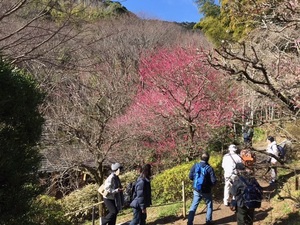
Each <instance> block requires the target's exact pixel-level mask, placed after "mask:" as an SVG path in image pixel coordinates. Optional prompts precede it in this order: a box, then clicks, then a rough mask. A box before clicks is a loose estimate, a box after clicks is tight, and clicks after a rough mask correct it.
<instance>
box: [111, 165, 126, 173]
mask: <svg viewBox="0 0 300 225" xmlns="http://www.w3.org/2000/svg"><path fill="white" fill-rule="evenodd" d="M119 168H120V169H122V168H123V166H121V164H120V163H113V164H111V170H112V171H116V170H118V169H119Z"/></svg>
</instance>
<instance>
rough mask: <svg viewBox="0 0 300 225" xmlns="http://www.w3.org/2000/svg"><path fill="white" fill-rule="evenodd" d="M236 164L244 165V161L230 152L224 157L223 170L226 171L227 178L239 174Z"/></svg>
mask: <svg viewBox="0 0 300 225" xmlns="http://www.w3.org/2000/svg"><path fill="white" fill-rule="evenodd" d="M236 163H242V159H241V157H240V156H239V155H238V154H236V153H235V152H229V153H227V154H225V155H224V156H223V160H222V168H223V169H224V177H225V178H229V177H231V176H232V175H236V174H237V170H236Z"/></svg>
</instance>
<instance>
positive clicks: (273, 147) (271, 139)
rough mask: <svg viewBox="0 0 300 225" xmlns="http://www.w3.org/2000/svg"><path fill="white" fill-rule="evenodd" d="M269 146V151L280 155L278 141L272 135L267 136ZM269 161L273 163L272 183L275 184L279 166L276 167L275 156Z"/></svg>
mask: <svg viewBox="0 0 300 225" xmlns="http://www.w3.org/2000/svg"><path fill="white" fill-rule="evenodd" d="M267 142H268V147H267V153H270V154H273V155H275V156H277V157H278V148H277V143H276V141H275V139H274V137H272V136H268V137H267ZM269 162H270V164H271V167H270V168H271V181H270V184H274V183H275V182H276V179H277V168H276V167H274V166H275V165H276V163H277V160H276V159H275V158H274V157H270V158H269Z"/></svg>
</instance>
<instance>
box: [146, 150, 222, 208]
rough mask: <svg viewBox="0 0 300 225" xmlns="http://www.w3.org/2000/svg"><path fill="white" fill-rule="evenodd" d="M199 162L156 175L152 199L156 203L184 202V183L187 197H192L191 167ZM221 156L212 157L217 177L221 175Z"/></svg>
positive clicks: (179, 166)
mask: <svg viewBox="0 0 300 225" xmlns="http://www.w3.org/2000/svg"><path fill="white" fill-rule="evenodd" d="M198 161H199V160H197V161H191V162H188V163H184V164H181V165H178V166H176V167H173V168H172V169H169V170H166V171H164V172H162V173H161V174H158V175H156V176H155V177H154V178H153V180H152V182H151V186H152V199H153V201H154V202H155V203H168V202H176V201H181V200H182V182H184V184H185V193H186V196H192V191H193V190H192V182H191V181H190V180H189V177H188V175H189V172H190V169H191V167H192V166H193V165H194V163H195V162H198ZM221 161H222V157H221V155H214V154H213V155H211V157H210V160H209V163H210V165H211V166H212V167H213V168H214V170H215V173H216V175H217V176H219V174H221V172H222V171H221V170H220V165H221Z"/></svg>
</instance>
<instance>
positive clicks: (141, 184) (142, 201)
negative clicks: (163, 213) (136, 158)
mask: <svg viewBox="0 0 300 225" xmlns="http://www.w3.org/2000/svg"><path fill="white" fill-rule="evenodd" d="M150 177H151V165H150V164H146V165H144V166H143V168H142V171H141V175H140V176H139V178H138V179H137V181H136V183H135V188H134V193H133V200H132V202H131V203H130V207H132V208H133V219H132V221H131V222H130V225H137V224H139V225H145V224H146V219H147V208H148V207H150V205H152V198H151V184H150Z"/></svg>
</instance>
